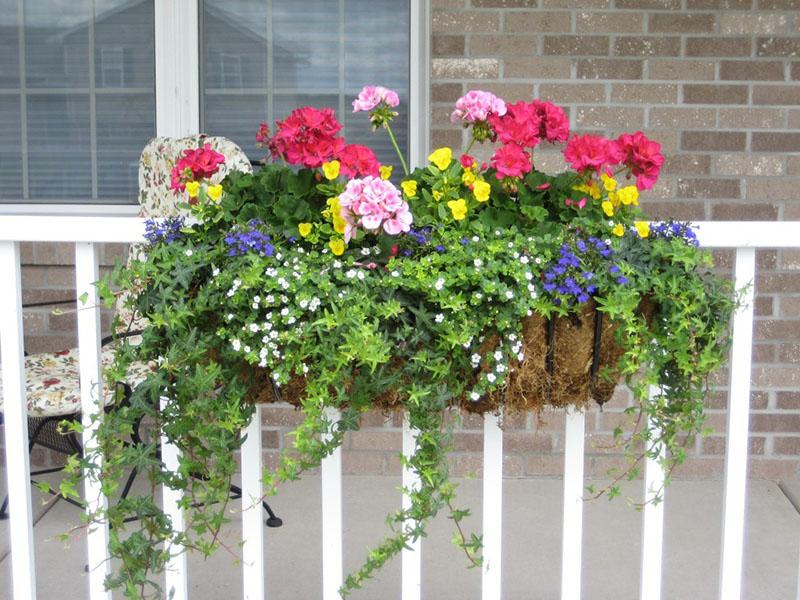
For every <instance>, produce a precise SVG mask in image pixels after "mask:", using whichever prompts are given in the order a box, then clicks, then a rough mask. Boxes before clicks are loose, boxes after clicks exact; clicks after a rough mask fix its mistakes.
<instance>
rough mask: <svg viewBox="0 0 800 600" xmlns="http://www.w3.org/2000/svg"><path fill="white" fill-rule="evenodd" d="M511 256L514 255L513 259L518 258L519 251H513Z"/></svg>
mask: <svg viewBox="0 0 800 600" xmlns="http://www.w3.org/2000/svg"><path fill="white" fill-rule="evenodd" d="M511 256H512V257H514V259H515V260H516V259H519V252H514V254H512V255H511Z"/></svg>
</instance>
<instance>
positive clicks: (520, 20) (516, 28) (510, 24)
mask: <svg viewBox="0 0 800 600" xmlns="http://www.w3.org/2000/svg"><path fill="white" fill-rule="evenodd" d="M503 26H504V29H505V31H509V32H512V33H560V32H564V33H569V32H570V31H572V22H571V19H570V13H569V12H568V11H547V12H542V11H520V12H513V13H506V15H505V21H504V24H503Z"/></svg>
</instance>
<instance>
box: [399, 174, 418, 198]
mask: <svg viewBox="0 0 800 600" xmlns="http://www.w3.org/2000/svg"><path fill="white" fill-rule="evenodd" d="M400 187H401V188H403V193H404V194H405V195H406V197H407V198H413V197H414V196H416V195H417V182H416V181H414V180H413V179H409V180H407V181H401V182H400Z"/></svg>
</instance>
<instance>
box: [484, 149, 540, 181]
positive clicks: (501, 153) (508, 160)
mask: <svg viewBox="0 0 800 600" xmlns="http://www.w3.org/2000/svg"><path fill="white" fill-rule="evenodd" d="M491 165H492V167H494V169H495V170H496V171H497V173H496V174H495V176H496V177H497V178H498V179H503V178H504V177H522V176H523V175H525V173H529V172H530V170H531V168H532V165H531V157H530V155H529V154H528V153H527V152H525V150H524V149H523V148H522V147H520V146H518V145H517V144H506V145H505V146H501V147H500V148H498V149H497V150H496V151H495V153H494V156H492V160H491Z"/></svg>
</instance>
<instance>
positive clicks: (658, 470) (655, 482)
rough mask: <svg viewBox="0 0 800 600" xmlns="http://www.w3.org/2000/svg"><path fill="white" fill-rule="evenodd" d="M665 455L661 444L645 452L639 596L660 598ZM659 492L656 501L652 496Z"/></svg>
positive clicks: (644, 599) (651, 599) (653, 392)
mask: <svg viewBox="0 0 800 600" xmlns="http://www.w3.org/2000/svg"><path fill="white" fill-rule="evenodd" d="M657 394H658V388H655V387H653V388H651V389H650V397H651V398H653V397H655V396H656V395H657ZM648 426H649V427H650V428H651V431H652V432H653V437H655V438H657V437H658V436H659V435H660V430H659V429H658V428H656V427H655V426H654V425H653V424H652V422H648ZM664 457H665V449H664V446H663V444H660V445H659V447H658V452H657V457H655V458H654V457H651V456H648V457H646V459H645V467H644V501H645V505H644V510H643V514H642V570H641V589H640V598H641V600H661V562H662V554H663V546H664V502H663V499H664V469H663V467H662V466H661V461H662V460H663V459H664ZM658 494H660V495H661V501H659V502H658V504H654V503H653V499H654V498H655V497H656V496H657V495H658Z"/></svg>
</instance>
